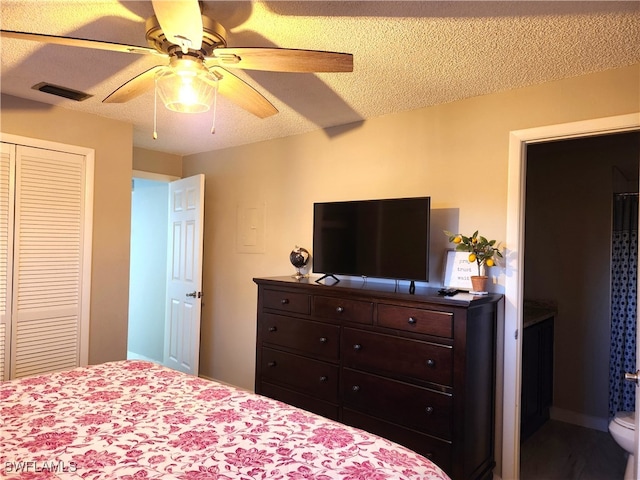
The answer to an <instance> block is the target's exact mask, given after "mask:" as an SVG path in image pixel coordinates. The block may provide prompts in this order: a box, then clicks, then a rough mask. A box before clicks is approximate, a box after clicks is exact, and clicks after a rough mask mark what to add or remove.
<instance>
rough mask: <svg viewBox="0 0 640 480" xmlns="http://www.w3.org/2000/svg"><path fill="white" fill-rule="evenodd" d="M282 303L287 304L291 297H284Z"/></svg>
mask: <svg viewBox="0 0 640 480" xmlns="http://www.w3.org/2000/svg"><path fill="white" fill-rule="evenodd" d="M280 303H281V304H282V305H287V304H288V303H289V299H288V298H283V299H282V300H280Z"/></svg>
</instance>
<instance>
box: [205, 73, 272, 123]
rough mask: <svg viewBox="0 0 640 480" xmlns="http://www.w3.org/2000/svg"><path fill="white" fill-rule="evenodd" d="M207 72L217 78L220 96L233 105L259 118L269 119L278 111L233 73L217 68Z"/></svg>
mask: <svg viewBox="0 0 640 480" xmlns="http://www.w3.org/2000/svg"><path fill="white" fill-rule="evenodd" d="M209 70H210V71H211V72H212V73H213V75H215V76H216V77H218V91H219V92H220V94H222V95H224V96H225V97H227V98H228V99H229V100H231V101H232V102H234V103H235V104H237V105H239V106H240V107H242V108H244V109H245V110H247V111H248V112H251V113H253V114H254V115H256V116H257V117H260V118H266V117H270V116H271V115H275V114H276V113H278V109H277V108H276V107H274V106H273V105H272V104H271V102H270V101H269V100H267V99H266V98H265V97H264V96H263V95H262V94H261V93H260V92H258V91H257V90H256V89H255V88H253V87H252V86H251V85H249V84H248V83H247V82H245V81H244V80H242V79H240V78H238V77H237V76H235V75H234V74H233V73H231V72H229V71H227V70H225V69H224V68H221V67H217V66H214V67H212V68H210V69H209Z"/></svg>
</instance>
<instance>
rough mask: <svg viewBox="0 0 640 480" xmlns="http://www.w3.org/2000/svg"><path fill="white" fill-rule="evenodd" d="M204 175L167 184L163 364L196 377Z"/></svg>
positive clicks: (200, 300) (198, 345)
mask: <svg viewBox="0 0 640 480" xmlns="http://www.w3.org/2000/svg"><path fill="white" fill-rule="evenodd" d="M203 224H204V175H202V174H200V175H195V176H193V177H188V178H183V179H181V180H176V181H175V182H171V183H170V184H169V237H168V242H167V243H168V247H167V250H168V252H167V253H168V254H167V260H168V261H167V308H166V314H165V319H166V320H165V322H166V323H165V325H166V326H165V344H164V345H165V347H164V364H165V365H166V366H168V367H170V368H173V369H175V370H180V371H181V372H186V373H190V374H192V375H197V374H198V361H199V356H200V313H201V308H202V298H201V297H202V240H203V233H204V228H203V227H204V225H203Z"/></svg>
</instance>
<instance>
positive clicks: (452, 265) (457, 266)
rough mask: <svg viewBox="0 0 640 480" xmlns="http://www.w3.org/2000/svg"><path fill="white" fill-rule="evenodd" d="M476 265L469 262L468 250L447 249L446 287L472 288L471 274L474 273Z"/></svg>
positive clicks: (445, 265) (445, 263) (445, 264)
mask: <svg viewBox="0 0 640 480" xmlns="http://www.w3.org/2000/svg"><path fill="white" fill-rule="evenodd" d="M475 268H476V267H475V265H473V264H471V262H469V253H468V252H457V251H455V250H447V251H446V253H445V262H444V282H443V283H444V287H445V288H458V289H460V290H467V291H469V290H471V275H474V271H475Z"/></svg>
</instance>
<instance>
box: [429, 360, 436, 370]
mask: <svg viewBox="0 0 640 480" xmlns="http://www.w3.org/2000/svg"><path fill="white" fill-rule="evenodd" d="M435 366H436V361H435V360H434V359H433V358H430V359H429V360H427V367H430V368H435Z"/></svg>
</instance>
